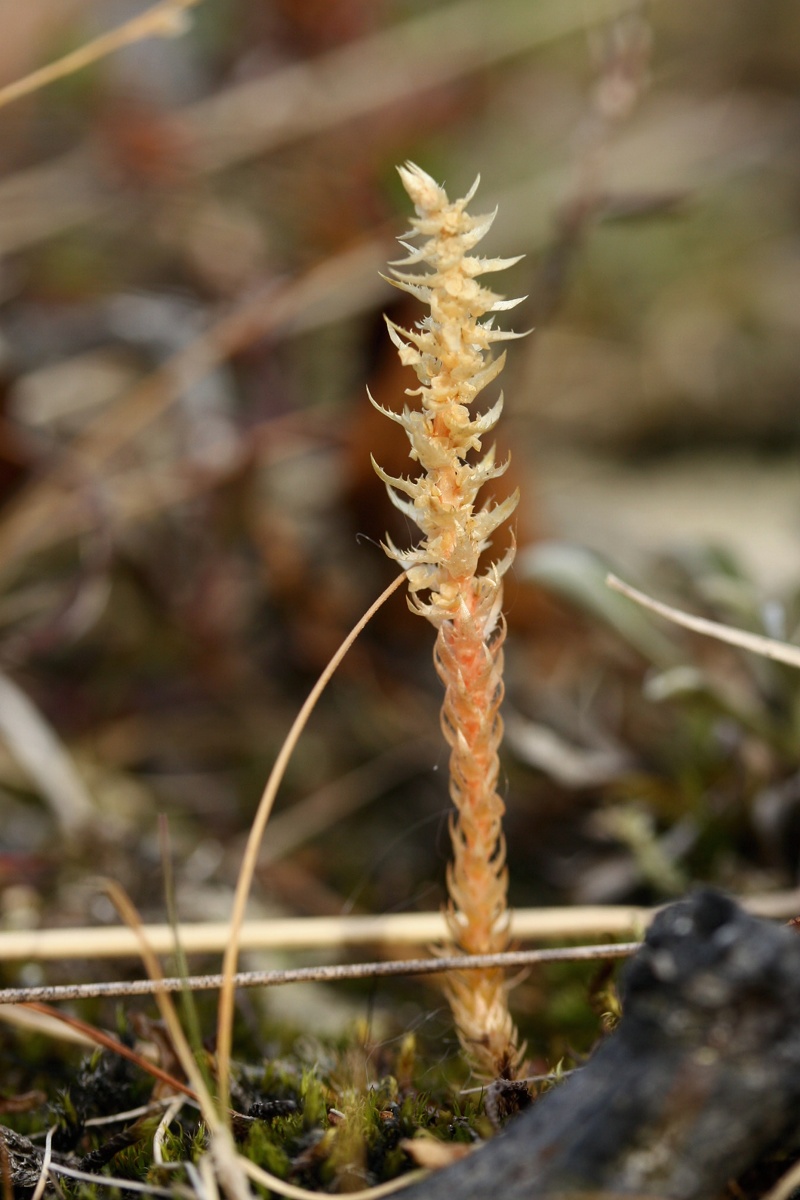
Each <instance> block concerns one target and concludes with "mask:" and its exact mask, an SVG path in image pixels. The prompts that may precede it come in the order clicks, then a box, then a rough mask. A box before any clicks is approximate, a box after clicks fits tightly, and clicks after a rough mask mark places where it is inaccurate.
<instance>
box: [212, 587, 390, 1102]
mask: <svg viewBox="0 0 800 1200" xmlns="http://www.w3.org/2000/svg"><path fill="white" fill-rule="evenodd" d="M404 579H405V575H402V574H401V575H398V576H397V578H396V579H394V580H393V581H392V583H390V584H389V586H388V587H387V588H386V589H385V591H383V592H382V593H381V595H380V596H379V597H378V599H377V600H376V601H375V603H374V604H372V605H371V606H370V607H369V608H368V609H367V611H366V612H365V613H364V615H363V616H362V617H361V619H360V620H359V621H358V622H357V623H356V624H355V625H354V626H353V628H352V629H351V631H350V633H348V635H347V637H346V638H345V639H344V641H343V642H342V644H341V646H340V647H339V649H338V650H337V651H336V653H335V654H334V655H333V658H332V659H331V660H330V662H329V663H328V665H327V667H326V668H325V670H324V671H323V672H322V674H321V675H320V677H319V679H318V680H317V682H316V683H315V684H314V686H313V688H312V689H311V691H310V692H309V695H308V697H307V699H306V701H305V703H304V704H303V706H302V708H301V709H300V711H299V712H298V714H297V716H296V717H295V719H294V723H293V724H292V727H291V729H290V730H289V733H288V734H287V736H286V740H285V741H284V743H283V745H282V746H281V750H280V753H279V754H278V757H277V758H276V760H275V765H274V766H273V768H272V771H271V772H270V776H269V779H268V780H267V783H266V786H265V788H264V791H263V794H262V796H261V800H260V801H259V805H258V810H257V812H256V816H255V820H254V821H253V824H252V827H251V829H250V834H249V836H248V839H247V845H246V846H245V851H244V857H243V859H242V865H241V868H240V870H239V877H238V879H237V881H236V893H235V895H234V900H233V912H232V914H231V922H230V930H229V941H228V944H227V947H226V949H225V954H224V956H223V960H222V974H223V976H224V979H223V983H222V988H221V991H220V998H219V1012H218V1016H217V1065H218V1070H219V1103H220V1106H221V1109H222V1111H226V1110H227V1108H228V1107H229V1105H228V1100H229V1091H230V1059H231V1046H232V1041H233V1006H234V991H235V987H236V984H235V982H234V976H235V974H236V966H237V963H238V961H239V938H240V934H241V929H242V925H243V923H244V913H245V908H246V906H247V898H248V896H249V895H250V888H251V885H252V882H253V876H254V874H255V870H256V865H257V862H258V853H259V849H260V847H261V841H262V838H263V837H264V830H265V829H266V826H267V821H268V820H269V815H270V813H271V812H272V806H273V804H274V802H275V797H276V795H277V793H278V788H279V787H280V784H281V780H282V779H283V776H284V773H285V771H286V767H287V766H288V763H289V759H290V758H291V756H292V754H293V752H294V748H295V746H296V745H297V742H298V740H299V738H300V734H301V733H302V732H303V730H304V728H305V726H306V723H307V721H308V718H309V717H310V716H311V713H312V712H313V710H314V706H315V705H316V703H317V701H318V700H319V698H320V696H321V695H322V693H323V691H324V690H325V688H326V687H327V685H328V682H329V681H330V679H331V677H332V676H333V673H334V671H335V670H336V668H337V667H338V666H339V664H340V662H341V661H342V659H343V658H344V656H345V655H346V654H347V651H348V650H349V649H350V647H351V646H352V644H353V642H354V641H355V640H356V638H357V637H358V635H359V634H360V633H361V630H362V629H363V628H364V627H365V625H367V623H368V622H369V621H370V620H371V619H372V617H373V616H374V615H375V613H376V612H377V611H378V609H379V608H380V607H381V605H382V604H384V603H385V601H386V600H388V599H389V597H390V596H391V594H392V592H394V591H396V590H397V588H398V587H399V586H400V584H401V583H402V582H403V581H404Z"/></svg>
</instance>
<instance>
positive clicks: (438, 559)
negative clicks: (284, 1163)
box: [370, 163, 522, 1077]
mask: <svg viewBox="0 0 800 1200" xmlns="http://www.w3.org/2000/svg"><path fill="white" fill-rule="evenodd" d="M399 170H400V177H401V179H402V181H403V185H404V187H405V189H406V191H407V192H408V194H409V196H410V197H411V199H412V201H413V202H414V206H415V209H416V212H417V217H416V219H415V220H413V221H412V230H411V233H410V234H409V235H407V236H408V237H416V238H419V239H420V244H418V245H410V244H408V243H407V242H405V241H402V239H401V244H402V245H403V246H404V248H405V249H406V250H407V251H408V256H407V257H406V258H404V259H402V260H401V261H399V262H398V263H396V264H394V266H393V269H392V276H393V278H392V282H393V283H394V284H395V285H396V286H397V287H399V288H401V289H402V290H403V291H405V292H409V293H410V294H411V295H412V296H415V297H416V298H417V299H419V300H421V301H422V302H423V303H424V304H426V305H428V306H429V308H430V313H429V315H427V316H425V317H424V318H423V319H422V320H421V321H420V322H418V323H417V325H416V327H415V329H414V330H406V329H401V328H400V327H399V326H397V325H395V324H394V323H393V322H392V321H388V320H387V325H388V329H389V336H390V337H391V339H392V341H393V342H394V344H395V346H396V347H397V350H398V353H399V355H400V360H401V362H402V363H403V364H404V365H406V366H411V367H413V368H414V371H415V372H416V374H417V378H418V380H419V387H417V388H414V389H407V391H406V394H407V395H408V396H414V397H417V396H418V397H419V401H420V408H419V409H413V410H412V409H409V408H408V407H406V408H405V409H404V411H403V412H402V414H398V413H394V412H390V411H388V410H386V409H381V411H382V412H385V413H386V415H387V416H388V417H391V419H392V420H394V421H397V422H398V423H399V424H400V425H402V426H403V428H404V429H405V431H406V434H407V436H408V440H409V442H410V443H411V451H410V455H411V458H412V459H414V460H415V461H417V462H418V463H419V464H420V467H421V468H422V473H421V474H420V475H419V477H418V478H417V479H405V478H393V477H392V476H390V475H387V474H386V472H385V471H383V470H381V468H380V467H379V466H377V465H376V467H375V469H376V471H377V472H378V475H379V476H380V477H381V479H383V481H384V482H385V483H386V485H387V488H388V492H389V496H390V498H391V500H392V502H393V503H394V504H395V505H396V506H397V508H399V509H400V511H401V512H403V513H405V515H406V516H408V517H410V518H411V520H413V521H414V522H415V523H416V524H417V525H418V526H419V528H420V530H421V531H422V535H423V536H422V539H421V541H420V542H419V544H418V545H417V546H415V547H413V548H412V549H410V550H399V549H398V548H397V547H396V546H394V545H393V544H392V543H391V542H388V545H387V547H386V549H387V552H388V553H389V554H390V555H391V557H392V558H394V559H395V560H396V561H397V562H398V563H399V564H400V565H401V566H402V567H403V569H404V570H405V572H406V576H407V579H408V585H409V591H410V598H409V603H410V606H411V608H412V609H413V610H414V611H415V612H418V613H420V614H421V615H422V616H425V617H427V618H428V620H429V621H431V622H432V624H433V625H434V626H435V627H436V630H437V639H436V649H435V652H434V659H435V663H436V669H437V671H438V673H439V676H440V677H441V680H442V683H443V684H444V687H445V699H444V705H443V708H442V728H443V730H444V735H445V737H446V739H447V741H448V743H449V745H450V748H451V755H450V795H451V797H452V800H453V804H454V806H455V812H454V814H453V816H452V819H451V822H450V834H451V839H452V843H453V858H452V861H451V863H450V864H449V866H448V871H447V886H448V891H449V895H450V901H449V906H448V914H447V915H448V922H449V924H450V927H451V930H452V932H453V936H454V938H455V940H456V942H457V944H458V945H459V947H460V948H461V949H462V950H463V951H464V952H465V953H468V954H491V953H495V952H498V951H502V950H504V949H505V948H506V947H507V945H508V941H509V912H508V907H507V900H506V895H507V884H508V879H507V871H506V865H505V841H504V838H503V831H502V816H503V811H504V805H503V801H502V799H501V797H500V796H499V794H498V791H497V779H498V770H499V762H498V747H499V744H500V741H501V738H502V732H503V726H502V721H501V719H500V714H499V708H500V703H501V701H502V698H503V651H502V647H503V641H504V639H505V633H506V627H505V620H504V618H503V614H502V600H503V583H502V578H503V574H504V573H505V571H506V570H507V569H508V567H509V566H510V565H511V562H512V560H513V557H514V549H513V546H512V548H511V549H510V550H509V551H508V552H507V553H506V554H505V556H504V557H503V558H502V560H501V561H499V562H495V563H493V564H492V565H490V566H489V567H488V568H486V569H485V570H484V571H483V572H482V573H480V572H479V560H480V558H481V555H482V554H483V552H484V551H485V550H486V549H487V548H488V547H489V545H490V544H491V543H490V538H491V535H492V533H493V532H494V530H495V529H496V528H497V527H498V525H500V524H501V523H502V522H503V521H505V520H506V519H507V518H508V517H509V516H510V515H511V513H512V512H513V511H514V508H515V507H516V504H517V500H518V497H517V495H516V493H515V494H514V495H512V496H509V497H508V499H506V500H505V501H503V502H502V503H500V504H496V505H488V506H483V507H481V506H479V505H478V504H477V503H476V501H477V496H478V492H479V490H480V488H481V486H482V484H484V483H485V482H486V481H487V480H491V479H495V478H497V476H499V475H502V473H503V472H504V471H505V469H506V466H507V464H506V463H502V464H500V465H498V464H497V463H496V462H495V454H494V448H491V449H490V450H489V451H488V452H482V449H481V441H482V438H483V436H484V435H485V434H486V433H488V432H489V431H490V430H491V429H493V427H494V425H495V423H496V422H497V419H498V417H499V416H500V412H501V409H502V404H503V399H502V395H501V396H500V398H499V399H498V400H497V401H496V402H495V403H494V404H493V405H492V406H491V407H489V408H488V409H487V410H486V411H485V412H484V413H483V414H481V415H477V416H476V415H473V414H471V412H470V405H471V404H472V403H473V401H474V400H475V399H476V397H477V396H478V395H479V393H480V392H481V391H482V390H483V388H485V387H486V385H487V384H489V383H491V382H492V380H493V379H495V378H496V376H497V375H498V374H499V373H500V371H501V370H502V368H503V363H504V359H505V355H504V354H500V355H498V356H497V357H494V356H493V355H492V347H493V345H494V343H495V342H499V341H503V340H506V339H508V338H513V337H516V336H518V335H517V334H514V333H508V332H503V331H500V330H497V329H495V328H494V327H493V317H492V316H487V314H493V313H495V312H498V311H500V310H503V309H508V308H512V307H513V306H514V305H515V304H518V303H519V301H517V300H510V301H509V300H504V299H502V298H501V297H500V296H498V295H496V294H495V293H494V292H492V291H490V290H489V289H488V288H486V287H483V286H482V285H481V284H479V283H478V282H477V277H478V276H480V275H482V274H484V273H486V272H489V271H499V270H502V269H503V268H504V267H507V266H511V265H512V264H513V263H515V262H517V261H519V260H518V259H483V258H477V257H474V256H473V255H472V254H471V253H470V252H471V251H472V250H473V249H474V247H475V246H476V245H477V243H478V242H479V241H480V240H481V238H482V237H483V236H484V234H485V233H486V232H487V230H488V229H489V227H490V226H491V224H492V221H493V219H494V214H490V215H488V216H470V215H469V214H468V213H467V211H466V208H467V204H468V203H469V201H470V200H471V199H472V196H473V195H474V193H475V190H476V188H477V184H478V181H477V180H476V181H475V184H474V185H473V187H472V188H471V189H470V192H469V193H468V195H467V196H465V197H464V199H463V200H456V201H454V202H453V203H451V202H450V201H449V200H448V198H447V195H446V193H445V191H444V189H443V188H441V187H439V186H438V184H436V183H435V182H434V180H433V179H432V178H431V177H430V176H429V175H427V174H426V173H425V172H424V171H422V170H420V168H419V167H417V166H414V165H413V164H411V163H409V164H407V165H406V166H405V167H400V168H399ZM416 264H423V265H424V266H425V267H426V268H427V270H426V271H424V272H422V273H419V274H412V273H408V272H406V271H404V270H397V269H396V268H397V267H407V266H411V265H416ZM482 318H483V319H482ZM370 399H371V397H370ZM373 403H375V402H374V401H373ZM376 407H380V406H376ZM507 990H508V985H507V982H506V980H505V977H504V974H503V972H502V971H499V970H490V971H485V972H482V973H481V974H479V975H478V974H475V973H473V974H472V975H470V976H466V975H464V976H459V975H457V974H456V975H454V976H453V977H451V978H450V981H449V984H448V997H449V1000H450V1004H451V1007H452V1010H453V1015H454V1017H455V1021H456V1026H457V1029H458V1033H459V1037H460V1040H461V1043H462V1046H463V1047H464V1050H465V1052H466V1054H467V1056H468V1058H469V1060H470V1062H471V1063H472V1065H473V1066H474V1068H475V1069H476V1070H477V1071H479V1072H480V1073H481V1074H483V1075H486V1076H489V1077H491V1076H494V1075H498V1074H499V1075H504V1076H511V1075H513V1074H514V1073H515V1072H516V1071H517V1069H518V1067H519V1063H520V1059H521V1056H522V1052H521V1050H520V1048H519V1045H518V1037H517V1032H516V1029H515V1027H514V1023H513V1021H512V1019H511V1016H510V1014H509V1011H508V1003H507Z"/></svg>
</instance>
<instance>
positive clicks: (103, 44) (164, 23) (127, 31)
mask: <svg viewBox="0 0 800 1200" xmlns="http://www.w3.org/2000/svg"><path fill="white" fill-rule="evenodd" d="M198 3H199V0H160V3H159V4H154V5H153V7H152V8H149V9H147V11H146V12H143V13H140V14H139V16H138V17H133V18H132V19H131V20H130V21H126V22H125V24H124V25H120V26H119V28H118V29H113V30H111V31H110V32H109V33H101V34H100V36H99V37H96V38H93V39H92V41H90V42H86V43H85V45H83V46H79V47H78V49H77V50H73V51H72V52H71V53H70V54H65V55H64V57H63V58H59V59H57V60H56V62H53V63H49V64H48V65H47V66H46V67H40V68H39V69H38V70H36V71H31V73H30V74H29V75H26V76H24V78H22V79H17V80H15V81H14V83H9V84H8V85H7V86H6V87H4V88H0V108H4V107H5V106H6V105H7V104H11V103H12V102H13V101H14V100H19V99H20V98H21V97H22V96H29V95H30V94H31V93H32V92H38V91H39V89H40V88H43V87H47V85H48V84H50V83H55V81H56V80H57V79H64V78H65V76H67V75H74V74H75V72H76V71H81V70H82V69H83V68H84V67H88V66H89V65H90V64H91V63H93V62H97V61H98V59H100V58H106V57H107V55H109V54H113V53H114V52H115V51H116V50H121V49H122V48H123V47H124V46H130V45H132V44H133V43H134V42H141V41H143V40H144V39H145V38H150V37H175V36H176V34H179V33H183V32H184V31H185V29H186V12H187V10H188V9H190V8H193V7H194V5H195V4H198Z"/></svg>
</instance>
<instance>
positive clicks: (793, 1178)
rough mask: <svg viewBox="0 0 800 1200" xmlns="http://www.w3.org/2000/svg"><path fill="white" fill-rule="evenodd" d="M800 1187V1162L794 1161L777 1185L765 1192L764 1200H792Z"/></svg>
mask: <svg viewBox="0 0 800 1200" xmlns="http://www.w3.org/2000/svg"><path fill="white" fill-rule="evenodd" d="M798 1187H800V1162H796V1163H794V1165H793V1166H791V1167H790V1168H789V1170H788V1171H787V1172H786V1174H785V1175H781V1177H780V1179H779V1180H778V1182H777V1183H776V1184H775V1187H773V1188H770V1190H769V1191H768V1192H765V1193H764V1196H763V1200H790V1197H792V1196H794V1195H795V1193H796V1190H797V1188H798Z"/></svg>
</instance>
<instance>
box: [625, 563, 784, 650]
mask: <svg viewBox="0 0 800 1200" xmlns="http://www.w3.org/2000/svg"><path fill="white" fill-rule="evenodd" d="M606 583H607V584H608V586H609V587H610V588H613V589H614V591H616V592H621V593H622V595H623V596H627V597H628V598H629V599H630V600H633V601H635V602H636V604H641V605H642V607H643V608H649V609H650V611H651V612H655V613H658V615H659V616H661V617H665V618H666V619H667V620H668V621H672V622H673V624H675V625H680V626H682V628H684V629H691V630H692V632H693V633H702V634H705V635H706V636H707V637H712V638H716V639H717V641H718V642H726V643H727V644H728V645H729V646H738V647H739V649H740V650H749V651H750V652H751V654H759V655H761V657H762V658H771V659H772V660H773V661H774V662H781V663H785V664H786V665H787V666H789V667H798V668H800V646H793V645H792V644H791V643H790V642H776V641H775V640H774V639H773V638H768V637H762V636H761V635H760V634H757V633H747V632H746V630H744V629H732V628H731V627H730V626H729V625H720V624H719V623H718V622H717V621H709V620H707V619H706V618H705V617H695V616H692V614H691V613H685V612H682V611H681V610H680V609H679V608H672V606H671V605H669V604H663V603H662V602H661V601H660V600H653V599H652V598H651V597H650V596H648V595H646V594H645V593H644V592H640V591H638V589H637V588H634V587H631V586H630V584H627V583H623V582H622V580H621V579H617V577H616V575H609V576H608V577H607V578H606Z"/></svg>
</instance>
